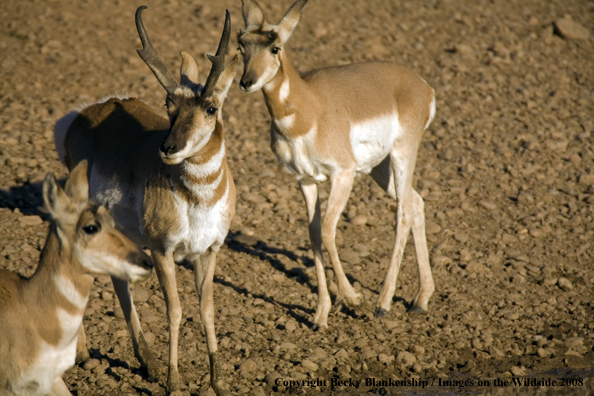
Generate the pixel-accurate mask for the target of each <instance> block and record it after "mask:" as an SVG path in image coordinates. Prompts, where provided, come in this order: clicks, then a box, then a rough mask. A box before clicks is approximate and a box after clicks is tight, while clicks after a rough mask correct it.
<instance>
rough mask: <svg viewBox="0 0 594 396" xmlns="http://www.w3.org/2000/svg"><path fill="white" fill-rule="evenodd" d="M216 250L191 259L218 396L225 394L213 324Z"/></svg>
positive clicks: (214, 388) (212, 380) (211, 369)
mask: <svg viewBox="0 0 594 396" xmlns="http://www.w3.org/2000/svg"><path fill="white" fill-rule="evenodd" d="M216 254H217V253H216V252H215V251H214V250H212V249H211V248H209V249H208V250H207V251H206V252H205V253H204V254H203V255H202V256H200V257H198V258H196V259H195V260H193V264H194V278H195V281H196V293H197V294H198V299H199V301H200V317H201V318H202V325H203V326H204V333H205V334H206V347H207V348H208V358H209V361H210V385H211V386H212V389H213V390H214V391H215V393H216V394H217V395H218V396H222V395H227V394H229V392H227V391H226V390H225V389H224V388H223V386H224V382H223V380H222V379H221V378H220V368H219V361H218V348H217V335H216V333H215V326H214V297H213V278H214V272H215V266H216Z"/></svg>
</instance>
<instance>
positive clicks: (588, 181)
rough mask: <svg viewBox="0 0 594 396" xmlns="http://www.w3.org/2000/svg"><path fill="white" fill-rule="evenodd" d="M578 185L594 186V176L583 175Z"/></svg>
mask: <svg viewBox="0 0 594 396" xmlns="http://www.w3.org/2000/svg"><path fill="white" fill-rule="evenodd" d="M578 183H579V184H581V185H584V186H589V185H592V184H594V175H581V176H580V178H579V179H578Z"/></svg>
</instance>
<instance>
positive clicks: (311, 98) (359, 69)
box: [238, 0, 435, 327]
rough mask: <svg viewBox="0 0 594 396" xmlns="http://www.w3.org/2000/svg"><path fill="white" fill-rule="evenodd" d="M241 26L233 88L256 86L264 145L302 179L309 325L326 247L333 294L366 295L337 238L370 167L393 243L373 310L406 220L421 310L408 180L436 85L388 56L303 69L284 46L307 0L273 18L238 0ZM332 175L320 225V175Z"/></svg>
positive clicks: (426, 283)
mask: <svg viewBox="0 0 594 396" xmlns="http://www.w3.org/2000/svg"><path fill="white" fill-rule="evenodd" d="M242 2H243V18H244V21H245V30H243V31H241V32H240V34H239V37H238V41H239V47H240V51H241V53H242V55H243V60H244V72H243V76H242V78H241V83H240V87H241V89H242V90H243V91H245V92H254V91H256V90H259V89H262V91H263V92H264V99H265V101H266V105H267V107H268V111H269V112H270V116H271V118H272V127H271V146H272V150H273V151H274V153H275V154H276V156H277V157H278V159H279V161H280V162H281V163H282V164H283V165H284V166H285V167H286V168H287V169H288V170H289V171H291V172H292V173H294V174H295V175H296V177H297V180H298V181H299V186H300V188H301V192H302V194H303V197H304V198H305V203H306V205H307V213H308V217H309V236H310V241H311V244H312V247H313V252H314V261H315V265H316V273H317V277H318V290H319V292H318V306H317V309H316V313H315V316H314V326H315V327H328V313H329V310H330V306H331V300H330V296H329V294H328V289H327V286H326V278H325V274H324V265H323V261H322V243H323V244H324V245H325V246H326V248H327V249H328V253H329V254H330V258H331V260H332V265H333V268H334V272H335V274H336V277H337V283H338V292H339V293H340V295H342V296H343V297H344V299H345V300H346V301H347V302H348V303H349V304H351V305H354V306H359V305H361V304H362V303H363V299H364V298H363V294H361V293H357V292H356V291H355V290H354V289H353V287H352V286H351V284H350V283H349V281H348V280H347V278H346V276H345V274H344V271H343V269H342V266H341V264H340V260H339V258H338V253H337V251H336V245H335V241H334V239H335V234H336V224H337V222H338V220H339V218H340V214H341V212H342V211H343V209H344V206H345V205H346V202H347V200H348V197H349V194H350V192H351V189H352V186H353V180H354V177H355V174H356V173H357V172H363V173H371V176H372V177H373V178H374V179H375V181H376V182H377V183H378V184H379V185H380V186H381V187H382V188H383V189H384V190H385V191H386V192H388V194H389V195H390V196H392V197H393V198H396V197H397V198H398V215H397V230H396V242H395V246H394V251H393V254H392V260H391V263H390V266H389V268H388V272H387V274H386V278H385V280H384V283H383V286H382V290H381V292H380V296H379V299H378V301H377V304H376V310H375V314H376V316H378V317H379V316H383V315H385V314H386V313H387V312H388V311H389V310H390V303H391V301H392V297H393V296H394V292H395V289H396V278H397V276H398V270H399V268H400V263H401V261H402V254H403V251H404V246H405V244H406V240H407V238H408V233H409V230H410V228H411V227H412V231H413V237H414V241H415V247H416V252H417V261H418V264H419V274H420V287H419V291H418V293H417V295H416V297H415V299H414V302H413V307H414V308H413V310H415V311H419V312H425V311H426V310H427V304H428V302H429V298H430V297H431V295H432V294H433V291H434V289H435V287H434V284H433V278H432V276H431V268H430V266H429V253H428V250H427V241H426V238H425V215H424V209H423V199H422V198H421V196H420V195H419V194H418V193H417V192H416V191H415V190H414V189H413V188H412V180H413V172H414V168H415V161H416V158H417V150H418V148H419V144H420V142H421V137H422V134H423V131H424V130H425V129H426V128H427V126H428V125H429V124H430V123H431V120H432V119H433V116H434V114H435V99H434V92H433V89H432V88H431V87H430V86H429V85H427V83H425V81H423V80H422V79H421V78H420V77H419V76H417V75H416V74H415V73H413V72H412V71H410V70H408V69H406V68H404V67H402V66H399V65H397V64H394V63H390V62H369V63H359V64H353V65H348V66H341V67H329V68H326V69H319V70H313V71H310V72H307V73H305V74H303V75H300V74H299V73H298V72H297V71H296V70H295V69H294V68H293V66H292V65H291V62H290V61H289V58H288V55H287V52H286V50H285V44H286V42H287V40H288V39H289V37H290V36H291V33H292V32H293V29H294V28H295V26H296V25H297V23H298V22H299V19H300V17H301V12H302V10H303V7H304V6H305V3H306V2H307V0H299V1H297V2H296V3H295V4H293V6H292V7H291V8H290V9H289V11H287V13H286V14H285V16H284V18H283V19H282V20H281V22H280V23H279V24H278V25H271V24H268V23H266V22H265V20H264V17H263V14H262V10H261V9H260V7H259V6H258V4H257V3H256V2H255V1H254V0H242ZM327 179H329V180H330V183H331V189H330V196H329V198H328V206H327V209H326V214H325V216H324V220H323V223H322V224H321V213H320V204H319V200H318V188H317V183H318V182H321V181H324V180H327Z"/></svg>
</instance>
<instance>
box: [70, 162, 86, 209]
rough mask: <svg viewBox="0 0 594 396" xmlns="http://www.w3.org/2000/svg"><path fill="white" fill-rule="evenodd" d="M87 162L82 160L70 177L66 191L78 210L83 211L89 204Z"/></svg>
mask: <svg viewBox="0 0 594 396" xmlns="http://www.w3.org/2000/svg"><path fill="white" fill-rule="evenodd" d="M87 169H88V162H87V160H82V161H81V162H79V163H78V165H76V166H75V167H74V169H73V170H72V171H71V172H70V176H68V180H67V181H66V185H65V186H64V190H65V191H66V194H67V195H68V196H69V197H70V199H71V202H72V204H73V205H74V206H76V208H77V210H79V211H80V210H82V209H83V208H84V207H85V206H86V205H87V202H89V180H88V179H87Z"/></svg>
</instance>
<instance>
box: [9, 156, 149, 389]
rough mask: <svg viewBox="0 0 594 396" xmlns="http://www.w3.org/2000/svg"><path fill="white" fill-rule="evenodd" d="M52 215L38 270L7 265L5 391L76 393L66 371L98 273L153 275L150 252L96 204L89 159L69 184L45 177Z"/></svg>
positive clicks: (133, 276)
mask: <svg viewBox="0 0 594 396" xmlns="http://www.w3.org/2000/svg"><path fill="white" fill-rule="evenodd" d="M43 200H44V202H45V206H46V208H47V210H48V211H49V213H50V216H51V224H50V228H49V234H48V236H47V239H46V241H45V246H44V247H43V251H42V252H41V259H40V260H39V266H38V267H37V270H36V271H35V274H34V275H33V276H32V277H31V278H30V279H23V278H22V277H19V276H18V275H17V274H15V273H12V272H8V271H4V270H0V356H1V358H0V395H3V396H5V395H15V396H20V395H26V396H44V395H47V394H50V395H54V396H58V395H59V396H66V395H70V392H69V390H68V387H66V384H64V382H63V381H62V378H61V376H62V374H63V373H64V371H66V370H67V369H68V368H70V367H72V366H73V365H74V360H75V354H76V344H77V333H78V330H79V328H80V327H81V326H82V320H83V314H84V312H85V307H86V305H87V300H88V299H89V294H90V292H91V286H92V285H93V275H94V274H109V275H111V276H114V277H118V278H120V279H125V280H126V281H130V282H136V281H140V280H144V279H146V278H148V276H149V275H150V274H151V272H152V268H153V265H152V262H151V260H150V258H149V257H148V256H147V255H146V254H145V253H144V252H143V251H142V250H141V249H140V248H139V247H138V246H137V245H136V244H135V243H133V242H132V241H131V240H129V239H128V238H126V237H125V236H124V235H123V234H121V233H120V232H119V231H117V230H116V229H115V228H114V220H113V218H112V217H111V215H110V214H109V212H108V211H107V209H105V207H104V206H100V205H98V204H95V203H93V202H89V184H88V182H87V164H86V161H83V162H81V163H80V164H79V165H78V166H76V167H75V168H74V169H73V170H72V173H71V174H70V177H69V178H68V181H67V182H66V186H65V188H64V190H63V189H62V188H61V187H60V185H59V184H58V182H57V180H56V178H55V177H54V175H52V174H51V173H50V174H48V175H47V177H46V178H45V181H44V182H43Z"/></svg>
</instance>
